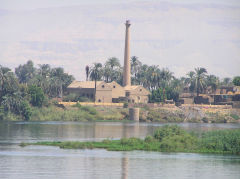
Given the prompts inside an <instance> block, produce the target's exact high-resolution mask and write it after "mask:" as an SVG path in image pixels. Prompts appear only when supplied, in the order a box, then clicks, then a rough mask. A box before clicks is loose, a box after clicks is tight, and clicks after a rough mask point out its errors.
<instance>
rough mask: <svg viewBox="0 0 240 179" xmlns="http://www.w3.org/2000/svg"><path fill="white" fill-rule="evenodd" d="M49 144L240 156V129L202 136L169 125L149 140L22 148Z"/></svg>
mask: <svg viewBox="0 0 240 179" xmlns="http://www.w3.org/2000/svg"><path fill="white" fill-rule="evenodd" d="M27 145H47V146H58V147H60V148H63V149H93V148H103V149H106V150H109V151H132V150H144V151H158V152H187V153H215V154H234V155H240V129H232V130H215V131H208V132H202V133H193V132H187V131H186V130H183V129H182V128H180V127H178V126H176V125H165V126H163V127H161V128H159V129H157V130H156V131H155V132H154V134H153V136H147V137H145V139H139V138H122V139H120V140H109V139H105V140H103V141H101V142H77V141H67V142H50V141H46V142H37V143H21V144H20V146H22V147H24V146H27Z"/></svg>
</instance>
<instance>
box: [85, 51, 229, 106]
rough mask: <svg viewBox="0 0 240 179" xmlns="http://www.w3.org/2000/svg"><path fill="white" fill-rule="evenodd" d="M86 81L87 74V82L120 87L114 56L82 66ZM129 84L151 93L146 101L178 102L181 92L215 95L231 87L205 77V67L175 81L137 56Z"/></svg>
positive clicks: (217, 79)
mask: <svg viewBox="0 0 240 179" xmlns="http://www.w3.org/2000/svg"><path fill="white" fill-rule="evenodd" d="M85 70H86V79H88V76H89V74H90V79H91V80H93V81H94V80H103V81H105V82H112V81H116V82H118V83H119V84H121V85H122V71H123V67H122V66H121V65H120V62H119V60H118V59H117V58H116V57H112V58H109V59H108V60H107V61H106V63H105V64H104V65H103V64H101V63H94V64H93V65H92V66H90V67H89V66H86V69H85ZM131 81H132V85H142V86H144V87H145V88H146V89H148V90H149V91H150V92H151V95H150V98H149V99H150V102H164V101H165V100H166V99H168V100H171V99H173V100H174V101H178V99H179V94H180V93H182V92H194V93H196V94H197V95H199V94H200V93H204V92H206V90H210V92H215V91H216V89H217V88H218V87H220V86H231V85H232V80H231V78H224V79H223V80H221V81H220V79H219V78H218V77H217V76H215V75H211V74H210V75H208V74H207V70H206V69H205V68H195V69H194V71H190V72H189V73H187V75H186V77H181V78H176V77H175V76H174V75H173V72H171V71H169V70H168V69H166V68H162V69H161V68H159V66H156V65H151V66H148V65H146V64H142V62H141V61H140V60H139V59H138V57H136V56H133V57H132V58H131Z"/></svg>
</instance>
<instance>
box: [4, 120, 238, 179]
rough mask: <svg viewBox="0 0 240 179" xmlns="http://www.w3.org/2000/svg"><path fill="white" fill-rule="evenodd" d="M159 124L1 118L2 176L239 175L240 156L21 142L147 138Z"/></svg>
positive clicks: (20, 178)
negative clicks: (23, 120)
mask: <svg viewBox="0 0 240 179" xmlns="http://www.w3.org/2000/svg"><path fill="white" fill-rule="evenodd" d="M161 125H163V124H156V123H126V122H125V123H121V122H85V123H84V122H0V178H1V179H5V178H14V179H15V178H16V179H28V178H34V179H35V178H41V179H43V178H84V179H85V178H86V179H88V178H93V179H95V178H103V179H106V178H123V179H127V178H129V179H130V178H136V179H141V178H144V179H145V178H146V179H150V178H164V179H165V178H180V179H181V178H184V179H185V178H201V179H202V178H204V179H205V178H207V179H208V178H209V179H210V178H211V179H212V178H217V179H223V178H224V179H225V178H227V179H231V178H234V179H235V178H236V179H239V178H240V156H233V155H212V154H211V155H210V154H191V153H161V152H145V151H130V152H115V151H106V150H104V149H93V150H89V149H88V150H73V149H71V150H69V149H59V148H58V147H52V146H27V147H20V146H19V143H21V142H37V141H67V140H69V141H75V140H77V141H92V140H95V141H99V140H102V139H106V138H109V139H119V138H121V137H140V138H143V137H145V136H146V135H149V134H152V133H153V131H154V130H155V129H156V128H158V127H159V126H161ZM178 125H180V126H182V127H183V128H185V129H187V130H193V131H196V130H198V131H202V130H213V129H233V128H240V124H193V123H182V124H178Z"/></svg>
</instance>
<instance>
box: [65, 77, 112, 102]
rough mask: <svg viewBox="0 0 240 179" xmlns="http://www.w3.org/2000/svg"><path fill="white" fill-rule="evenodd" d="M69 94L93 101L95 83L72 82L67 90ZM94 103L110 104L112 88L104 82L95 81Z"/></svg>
mask: <svg viewBox="0 0 240 179" xmlns="http://www.w3.org/2000/svg"><path fill="white" fill-rule="evenodd" d="M67 90H68V92H69V93H75V94H76V95H79V96H82V97H87V98H89V99H91V100H94V96H95V82H94V81H73V82H72V83H71V84H70V85H69V86H68V88H67ZM95 102H99V103H111V102H112V88H111V86H110V85H108V84H107V83H106V82H104V81H97V83H96V99H95Z"/></svg>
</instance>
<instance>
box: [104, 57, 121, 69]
mask: <svg viewBox="0 0 240 179" xmlns="http://www.w3.org/2000/svg"><path fill="white" fill-rule="evenodd" d="M106 65H107V66H110V67H111V68H112V69H114V67H120V62H119V60H118V59H117V58H116V57H111V58H109V59H108V60H107V62H106Z"/></svg>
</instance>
